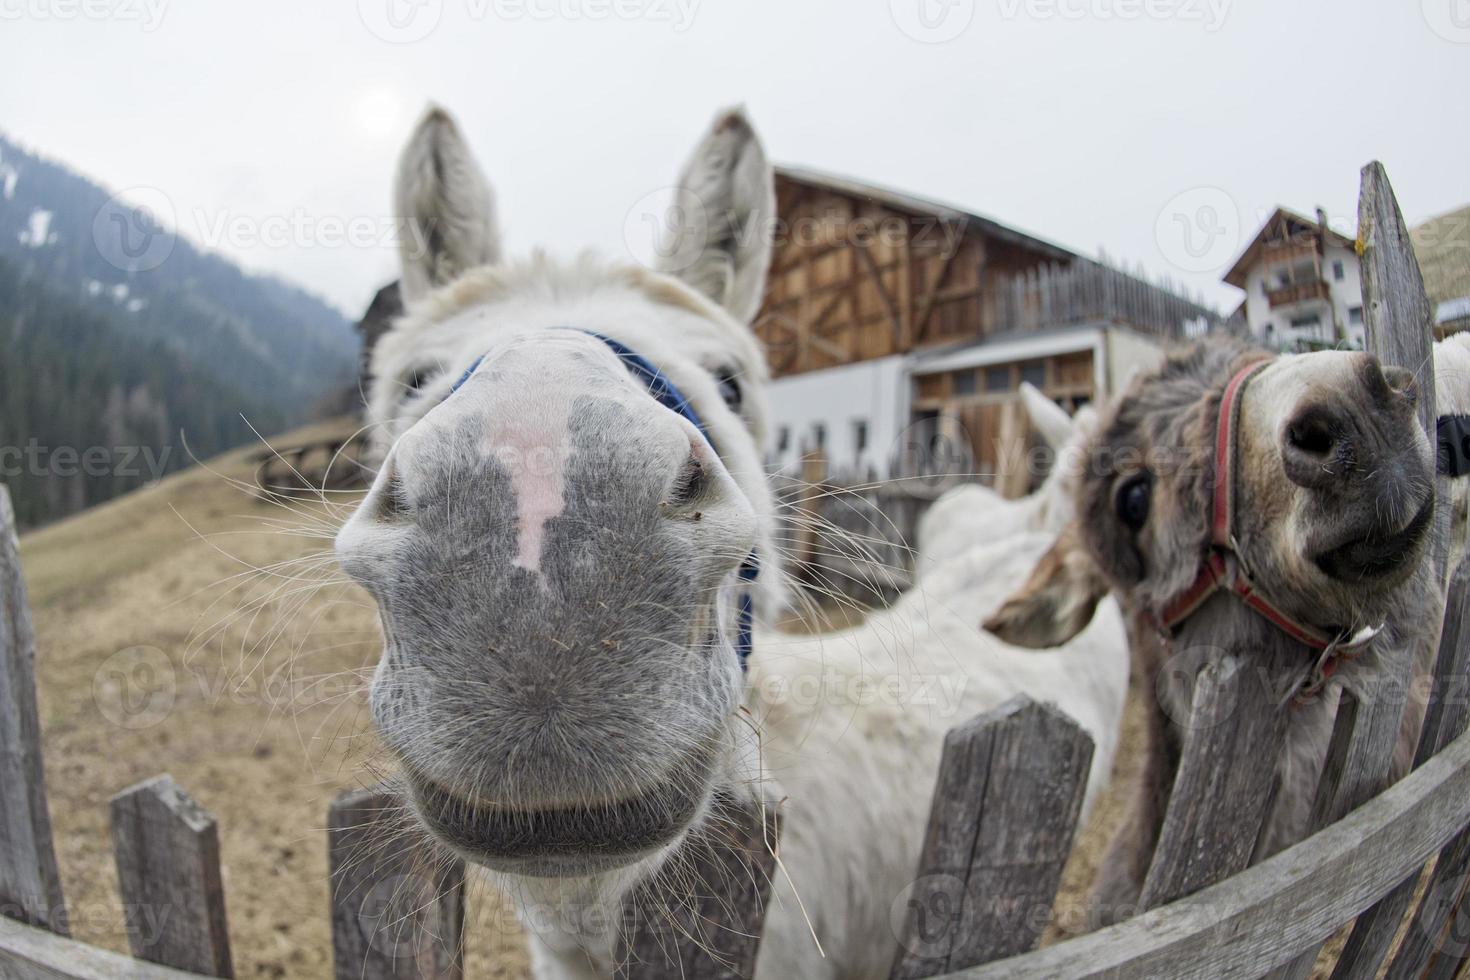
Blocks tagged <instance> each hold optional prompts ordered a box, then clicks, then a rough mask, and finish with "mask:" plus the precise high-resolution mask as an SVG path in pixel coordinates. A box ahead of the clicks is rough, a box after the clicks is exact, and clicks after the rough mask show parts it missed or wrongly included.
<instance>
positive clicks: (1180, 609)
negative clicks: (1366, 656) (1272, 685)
mask: <svg viewBox="0 0 1470 980" xmlns="http://www.w3.org/2000/svg"><path fill="white" fill-rule="evenodd" d="M1270 363H1271V360H1270V359H1267V360H1260V361H1256V362H1254V363H1252V364H1248V365H1246V366H1245V367H1243V368H1241V369H1240V370H1239V371H1237V372H1236V373H1235V376H1234V377H1233V378H1231V379H1230V383H1229V384H1228V385H1226V386H1225V394H1224V397H1222V398H1221V399H1220V418H1219V423H1218V424H1217V425H1216V427H1215V486H1214V491H1213V499H1212V500H1211V502H1210V550H1209V552H1208V553H1207V554H1206V555H1205V558H1204V560H1203V561H1202V562H1201V563H1200V569H1199V574H1198V575H1196V576H1195V578H1194V582H1193V583H1192V584H1191V585H1190V586H1189V588H1187V589H1185V590H1184V591H1183V592H1182V593H1180V594H1179V595H1178V596H1176V597H1175V598H1174V599H1173V600H1171V601H1170V602H1169V603H1168V605H1166V606H1165V607H1164V609H1163V611H1162V612H1161V613H1159V615H1158V617H1157V625H1158V627H1159V629H1160V630H1161V631H1162V632H1163V633H1164V634H1165V635H1166V636H1168V635H1169V634H1170V633H1172V631H1173V629H1174V627H1176V626H1178V625H1179V624H1180V623H1182V622H1184V620H1186V619H1188V618H1189V617H1190V616H1191V615H1193V613H1194V612H1195V610H1197V609H1198V608H1199V607H1200V606H1202V605H1203V604H1204V602H1205V600H1206V599H1208V598H1209V597H1210V596H1212V595H1214V594H1215V592H1217V591H1219V590H1220V589H1224V590H1226V591H1227V592H1229V593H1230V594H1231V595H1233V596H1235V597H1236V598H1237V599H1239V600H1240V601H1241V602H1243V603H1245V605H1246V606H1247V607H1248V608H1249V609H1251V610H1252V611H1253V612H1255V613H1256V614H1257V615H1259V616H1261V617H1262V618H1263V619H1265V620H1266V621H1267V622H1269V623H1270V624H1271V625H1273V626H1275V627H1276V628H1277V629H1279V630H1281V632H1283V633H1285V634H1286V635H1287V636H1289V637H1291V638H1292V639H1293V640H1296V641H1297V642H1298V643H1301V644H1302V645H1304V646H1306V647H1308V648H1309V649H1311V650H1314V651H1316V652H1317V654H1318V660H1317V665H1316V669H1315V670H1314V672H1313V675H1312V677H1311V678H1310V679H1309V681H1308V684H1307V686H1306V687H1305V688H1304V689H1303V691H1302V692H1301V693H1300V694H1299V695H1298V697H1299V698H1309V697H1311V696H1312V695H1314V694H1316V693H1317V692H1318V691H1319V690H1321V688H1322V686H1323V685H1324V684H1326V683H1327V680H1328V678H1330V677H1331V676H1332V675H1333V674H1334V673H1335V672H1336V670H1337V667H1338V661H1339V659H1340V658H1342V657H1347V656H1351V655H1352V654H1353V653H1355V652H1357V650H1358V649H1359V648H1361V647H1362V646H1363V645H1364V644H1366V643H1367V642H1368V641H1369V640H1371V639H1372V638H1373V637H1374V636H1375V635H1377V632H1378V631H1377V630H1361V631H1359V632H1358V633H1356V634H1353V635H1351V636H1349V634H1347V633H1346V632H1344V633H1340V634H1338V635H1336V636H1329V635H1327V634H1326V633H1323V632H1322V631H1321V630H1318V629H1316V628H1315V627H1313V626H1310V625H1308V624H1307V623H1303V622H1301V621H1300V620H1296V619H1293V618H1292V617H1291V616H1289V615H1287V614H1286V613H1285V612H1283V611H1282V610H1281V609H1280V608H1278V607H1277V606H1276V605H1275V604H1273V603H1272V602H1271V601H1270V600H1269V599H1267V598H1266V596H1265V594H1264V593H1262V592H1261V590H1260V589H1259V588H1258V587H1257V586H1256V583H1255V582H1254V581H1252V579H1251V577H1250V574H1249V573H1248V572H1247V571H1246V568H1245V565H1244V564H1243V563H1242V562H1241V560H1240V554H1239V550H1238V547H1239V546H1238V545H1237V543H1236V540H1235V530H1234V528H1235V468H1236V467H1235V452H1236V445H1235V443H1236V438H1235V436H1236V433H1235V429H1236V425H1237V423H1238V422H1239V419H1240V401H1241V394H1242V392H1244V390H1245V386H1246V384H1247V382H1249V381H1250V380H1251V378H1253V377H1254V376H1255V375H1256V373H1257V372H1259V371H1260V370H1261V369H1262V368H1264V367H1265V366H1266V365H1268V364H1270Z"/></svg>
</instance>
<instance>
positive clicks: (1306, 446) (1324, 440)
mask: <svg viewBox="0 0 1470 980" xmlns="http://www.w3.org/2000/svg"><path fill="white" fill-rule="evenodd" d="M1286 439H1287V441H1288V442H1290V443H1291V446H1292V448H1293V449H1296V450H1297V451H1299V452H1303V453H1306V454H1307V455H1308V456H1320V457H1326V456H1328V455H1330V454H1331V452H1332V450H1333V447H1334V446H1335V445H1336V444H1337V440H1336V439H1335V438H1334V437H1333V435H1332V430H1331V429H1330V428H1329V427H1328V426H1327V424H1326V423H1325V422H1324V421H1322V420H1321V419H1319V418H1307V419H1301V420H1298V421H1296V422H1293V423H1291V425H1289V426H1287V429H1286Z"/></svg>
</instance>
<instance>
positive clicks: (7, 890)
mask: <svg viewBox="0 0 1470 980" xmlns="http://www.w3.org/2000/svg"><path fill="white" fill-rule="evenodd" d="M0 914H4V915H7V916H9V917H11V918H12V919H19V920H20V921H22V922H25V923H28V924H30V925H34V926H41V927H42V928H45V929H50V930H51V931H52V932H55V933H58V934H60V935H63V936H66V935H70V930H69V928H68V927H67V920H66V902H65V900H64V899H63V898H62V895H61V875H60V873H59V872H58V871H57V868H56V851H55V850H54V848H53V845H52V841H51V811H50V809H49V808H48V806H47V803H46V774H45V770H44V768H43V765H42V761H41V722H40V719H39V717H38V715H37V712H36V635H35V633H34V632H33V631H32V630H31V611H30V606H29V604H28V602H27V599H26V584H25V578H24V576H23V575H22V574H21V569H20V541H19V539H18V538H17V536H16V531H15V511H14V510H13V509H12V508H11V506H10V492H9V491H8V490H6V489H5V487H4V486H3V485H0Z"/></svg>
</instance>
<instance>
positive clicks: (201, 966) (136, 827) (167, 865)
mask: <svg viewBox="0 0 1470 980" xmlns="http://www.w3.org/2000/svg"><path fill="white" fill-rule="evenodd" d="M110 810H111V815H112V848H113V854H114V855H115V857H116V860H117V883H118V890H119V892H120V893H121V895H122V900H123V908H124V910H125V911H126V912H127V917H128V922H127V925H128V945H129V947H130V948H131V949H132V951H133V955H134V956H136V957H138V958H139V959H141V960H148V961H149V962H150V963H161V964H163V965H164V966H172V967H176V968H178V969H180V970H190V971H192V972H194V973H201V974H204V975H205V976H211V977H233V976H234V975H235V973H234V967H233V966H232V964H231V962H230V934H229V928H228V925H227V922H226V919H225V892H224V885H223V883H222V882H221V880H220V866H219V831H218V827H217V825H216V823H215V819H214V816H213V815H212V814H210V813H209V812H208V811H207V810H205V809H204V808H203V807H201V806H200V805H199V804H197V803H195V802H194V800H193V799H191V798H190V796H189V794H188V793H186V792H184V790H183V788H182V787H180V786H179V785H178V784H177V783H175V782H174V781H173V777H171V776H168V775H163V776H156V777H154V778H153V779H150V780H148V781H147V782H143V783H139V784H138V785H136V786H133V787H130V788H129V789H125V790H123V791H122V792H121V793H119V794H117V795H116V796H114V797H113V798H112V803H111V805H110Z"/></svg>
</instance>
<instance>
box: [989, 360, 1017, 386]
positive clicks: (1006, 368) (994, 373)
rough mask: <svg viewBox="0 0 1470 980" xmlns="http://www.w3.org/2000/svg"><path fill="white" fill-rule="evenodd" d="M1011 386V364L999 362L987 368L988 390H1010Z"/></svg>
mask: <svg viewBox="0 0 1470 980" xmlns="http://www.w3.org/2000/svg"><path fill="white" fill-rule="evenodd" d="M1010 387H1011V368H1010V365H1009V364H999V365H996V366H995V367H991V368H986V369H985V390H986V391H1009V390H1010Z"/></svg>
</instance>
